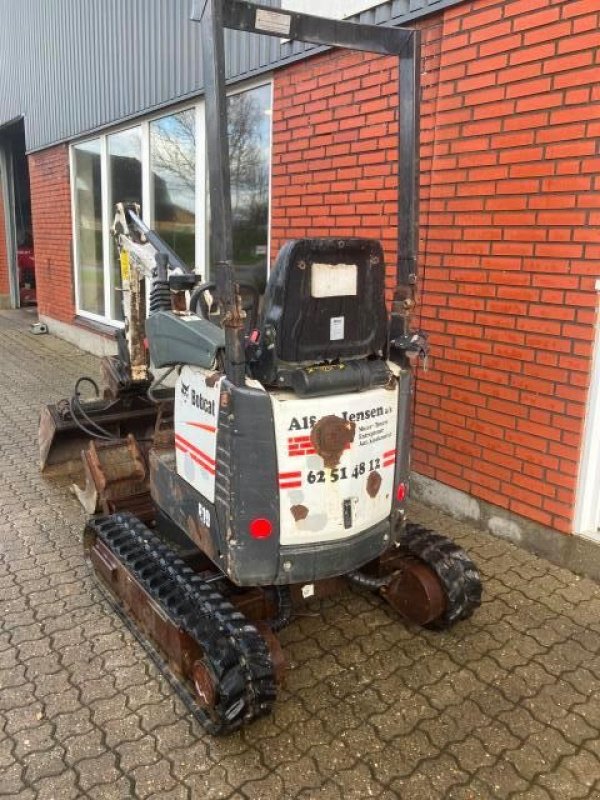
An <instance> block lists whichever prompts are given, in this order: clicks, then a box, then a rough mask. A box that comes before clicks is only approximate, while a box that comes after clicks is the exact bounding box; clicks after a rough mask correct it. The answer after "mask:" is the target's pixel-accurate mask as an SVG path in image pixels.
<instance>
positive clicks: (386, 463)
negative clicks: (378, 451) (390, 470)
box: [383, 458, 396, 467]
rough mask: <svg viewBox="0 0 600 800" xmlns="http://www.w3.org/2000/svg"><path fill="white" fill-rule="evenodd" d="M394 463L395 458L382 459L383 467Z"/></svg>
mask: <svg viewBox="0 0 600 800" xmlns="http://www.w3.org/2000/svg"><path fill="white" fill-rule="evenodd" d="M395 463H396V459H395V458H391V459H389V461H384V462H383V466H384V467H391V466H392V464H395Z"/></svg>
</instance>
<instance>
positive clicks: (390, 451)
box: [383, 450, 396, 458]
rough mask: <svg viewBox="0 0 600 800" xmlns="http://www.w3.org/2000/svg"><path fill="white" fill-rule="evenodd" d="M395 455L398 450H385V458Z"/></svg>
mask: <svg viewBox="0 0 600 800" xmlns="http://www.w3.org/2000/svg"><path fill="white" fill-rule="evenodd" d="M395 455H396V451H395V450H388V451H387V452H385V453H384V454H383V457H384V458H388V457H389V456H395Z"/></svg>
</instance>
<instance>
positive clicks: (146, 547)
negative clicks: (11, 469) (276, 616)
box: [87, 513, 276, 735]
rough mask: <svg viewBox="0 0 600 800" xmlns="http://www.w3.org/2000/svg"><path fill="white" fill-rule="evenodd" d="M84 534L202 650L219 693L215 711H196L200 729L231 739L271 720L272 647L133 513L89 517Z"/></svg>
mask: <svg viewBox="0 0 600 800" xmlns="http://www.w3.org/2000/svg"><path fill="white" fill-rule="evenodd" d="M87 531H88V533H92V534H93V535H95V536H96V537H97V538H98V539H100V540H101V541H102V542H104V544H105V545H106V546H107V547H108V548H109V550H110V551H111V552H112V553H113V554H114V555H115V556H116V557H117V559H118V560H119V561H120V562H121V563H122V564H123V566H124V567H125V568H126V569H127V570H128V571H129V572H130V573H131V574H132V575H134V576H135V578H136V579H137V581H138V582H139V584H140V585H141V586H143V588H144V589H145V590H146V591H147V592H148V594H150V595H151V597H152V598H153V599H154V600H155V601H156V602H157V603H158V604H159V605H160V607H161V608H162V609H163V611H164V612H165V614H167V615H168V616H169V618H170V619H171V620H172V621H173V622H174V624H175V625H177V626H178V627H180V628H181V629H182V630H184V631H185V632H186V633H187V634H189V635H190V636H191V637H192V638H193V639H194V640H195V641H196V642H197V643H198V645H199V646H200V647H201V648H202V651H203V653H204V657H205V661H206V662H207V664H208V665H209V667H210V669H211V671H212V673H213V677H214V679H215V683H216V685H217V687H218V688H217V695H218V698H217V704H216V708H215V710H214V712H213V713H211V714H210V715H209V714H208V713H207V712H206V711H205V710H204V709H202V708H201V707H200V706H198V708H199V710H200V715H199V716H198V715H195V716H196V718H197V719H199V720H200V722H201V723H202V725H203V727H204V728H205V729H206V730H207V731H208V732H209V733H211V734H213V735H217V734H226V733H231V732H232V731H235V730H237V729H238V728H240V727H242V726H243V725H246V724H248V723H250V722H252V721H253V720H254V719H257V718H259V717H262V716H265V715H267V714H269V713H270V711H271V709H272V707H273V703H274V702H275V698H276V688H275V675H274V670H273V664H272V661H271V656H270V653H269V649H268V646H267V643H266V642H265V640H264V639H263V637H262V636H261V635H260V633H259V632H258V630H257V629H256V628H255V627H254V625H252V624H250V623H249V622H248V621H247V620H246V618H245V617H244V615H243V614H241V613H240V612H239V611H237V610H236V609H235V608H234V606H233V605H232V604H231V603H230V602H229V600H227V599H226V598H225V597H223V595H221V594H220V593H219V592H218V591H216V590H215V588H214V586H212V585H210V584H208V583H206V582H205V581H204V580H203V579H202V578H201V577H200V576H198V575H197V574H196V573H194V572H193V570H191V569H190V568H189V567H188V566H186V564H185V563H184V562H183V561H182V560H181V559H180V558H179V557H178V556H177V555H176V554H175V553H174V552H173V551H172V550H171V549H170V548H169V547H167V546H166V545H165V544H164V543H163V542H162V541H161V540H160V539H159V538H158V537H157V536H156V535H154V534H153V533H152V531H150V530H149V529H148V528H147V527H146V526H145V525H144V524H143V523H142V522H140V521H139V520H138V519H137V518H136V517H134V516H133V515H132V514H127V513H119V514H112V515H110V516H107V517H95V518H92V519H91V520H90V521H89V522H88V524H87Z"/></svg>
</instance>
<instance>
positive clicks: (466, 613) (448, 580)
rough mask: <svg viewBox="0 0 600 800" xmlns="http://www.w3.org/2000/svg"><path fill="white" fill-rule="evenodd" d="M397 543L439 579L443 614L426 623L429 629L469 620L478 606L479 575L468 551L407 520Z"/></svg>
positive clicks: (450, 625)
mask: <svg viewBox="0 0 600 800" xmlns="http://www.w3.org/2000/svg"><path fill="white" fill-rule="evenodd" d="M400 546H401V548H402V549H403V550H406V551H407V552H408V553H410V555H413V556H415V557H416V558H418V559H420V560H421V561H423V562H424V563H425V564H427V566H429V567H431V568H432V569H433V570H434V572H435V573H436V574H437V576H438V578H439V579H440V581H441V582H442V585H443V587H444V591H445V594H446V598H447V607H446V611H445V613H444V615H443V616H442V617H440V618H439V619H437V620H434V622H431V623H429V624H428V625H426V626H425V627H426V628H429V629H431V630H447V629H448V628H451V627H452V626H453V625H456V623H457V622H460V621H461V620H463V619H468V618H469V617H470V616H471V615H472V614H473V613H474V612H475V611H476V610H477V609H478V608H479V606H480V605H481V595H482V586H481V577H480V575H479V570H478V569H477V567H476V566H475V564H474V563H473V561H472V560H471V559H470V558H469V556H468V555H467V553H466V552H465V551H464V550H463V549H462V547H459V546H458V545H457V544H455V543H454V542H453V541H452V540H451V539H448V538H446V537H445V536H442V535H441V534H439V533H435V532H434V531H431V530H429V529H428V528H424V527H423V526H422V525H416V524H415V523H410V522H409V523H407V525H406V530H405V533H404V535H403V537H402V539H401V540H400Z"/></svg>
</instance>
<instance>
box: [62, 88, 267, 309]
mask: <svg viewBox="0 0 600 800" xmlns="http://www.w3.org/2000/svg"><path fill="white" fill-rule="evenodd" d="M228 110H229V139H230V156H231V172H232V181H231V195H232V210H233V239H234V259H235V263H236V268H237V272H238V276H239V279H240V281H242V282H249V283H252V284H253V285H254V286H256V288H258V289H259V290H261V291H262V290H263V289H264V285H265V281H266V273H267V263H268V262H267V258H268V234H269V230H268V229H269V169H270V151H271V86H270V84H262V85H259V86H254V87H252V88H249V89H242V90H241V91H237V92H235V93H232V95H231V96H230V97H229V109H228ZM202 112H203V104H202V103H201V102H200V103H197V104H196V105H194V106H192V107H189V108H185V109H183V110H180V111H177V112H175V113H170V114H163V115H161V116H157V117H154V118H152V119H149V120H146V121H143V122H142V123H141V124H138V125H136V126H132V127H129V128H126V129H123V130H119V131H116V132H113V133H108V134H105V135H102V136H99V137H96V138H94V139H91V140H89V141H86V142H82V143H78V144H76V145H74V146H73V147H72V148H71V169H72V201H73V233H74V245H75V247H74V253H75V265H76V266H75V284H76V296H77V312H78V313H79V314H81V315H83V316H88V317H91V318H94V319H100V320H103V321H109V322H113V323H115V324H121V323H122V321H123V312H122V302H121V276H120V267H119V260H118V258H117V252H116V248H115V245H114V242H113V241H112V239H111V237H110V235H109V227H110V224H111V222H112V219H113V215H114V205H115V203H118V202H125V203H131V202H135V203H140V204H141V207H142V217H143V219H144V221H145V222H146V223H147V224H148V225H149V226H150V227H151V228H154V229H155V230H156V231H157V233H158V234H159V236H161V237H162V238H163V239H164V240H165V241H166V242H167V244H169V245H170V246H171V247H172V248H173V250H175V252H176V253H177V254H178V255H179V256H180V257H181V258H182V259H183V260H184V261H185V262H186V263H187V264H189V265H190V266H192V267H195V268H197V269H198V270H199V271H200V272H201V273H202V274H203V277H204V278H205V279H208V278H209V276H210V264H209V265H208V266H206V265H205V263H204V261H205V251H206V247H205V242H206V239H207V236H206V232H207V229H208V226H209V221H208V214H207V204H206V185H205V184H206V170H205V161H206V152H205V146H204V136H203V126H202V122H201V120H202Z"/></svg>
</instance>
